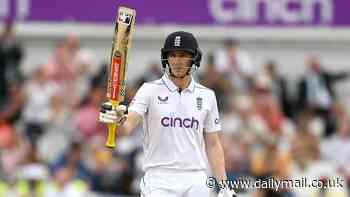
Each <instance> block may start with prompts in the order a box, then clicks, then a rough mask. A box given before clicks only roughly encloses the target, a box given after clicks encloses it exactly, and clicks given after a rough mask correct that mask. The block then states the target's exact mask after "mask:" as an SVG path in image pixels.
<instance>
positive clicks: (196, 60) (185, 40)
mask: <svg viewBox="0 0 350 197" xmlns="http://www.w3.org/2000/svg"><path fill="white" fill-rule="evenodd" d="M172 51H186V52H189V53H191V54H192V55H193V60H192V64H194V65H195V66H197V67H199V66H200V62H201V59H202V52H201V51H200V49H199V47H198V42H197V40H196V38H195V37H194V36H193V34H191V33H189V32H184V31H177V32H173V33H171V34H170V35H168V37H167V38H166V40H165V42H164V47H163V48H162V49H161V61H162V66H163V68H166V65H167V64H168V60H167V54H168V52H172Z"/></svg>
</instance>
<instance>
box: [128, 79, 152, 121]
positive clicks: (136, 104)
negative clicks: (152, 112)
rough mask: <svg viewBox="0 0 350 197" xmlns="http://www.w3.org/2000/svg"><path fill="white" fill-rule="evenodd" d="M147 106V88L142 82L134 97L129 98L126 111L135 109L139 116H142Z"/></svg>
mask: <svg viewBox="0 0 350 197" xmlns="http://www.w3.org/2000/svg"><path fill="white" fill-rule="evenodd" d="M148 106H149V90H147V85H146V84H145V83H144V84H143V85H142V86H141V87H140V88H139V90H138V91H137V92H136V94H135V96H134V98H133V99H132V100H131V103H130V106H129V108H128V111H135V112H137V113H138V114H140V115H141V116H144V115H145V113H146V112H147V110H148Z"/></svg>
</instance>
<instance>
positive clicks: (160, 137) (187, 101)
mask: <svg viewBox="0 0 350 197" xmlns="http://www.w3.org/2000/svg"><path fill="white" fill-rule="evenodd" d="M129 110H130V111H135V112H137V113H138V114H140V115H141V116H142V117H143V132H144V138H143V148H144V155H145V157H144V164H143V170H144V171H147V170H149V169H153V168H154V169H160V168H162V169H179V170H206V169H207V167H208V163H207V161H208V160H207V156H206V151H205V141H204V136H203V134H204V133H203V132H217V131H220V130H221V125H220V122H219V113H218V109H217V103H216V97H215V93H214V91H212V90H210V89H208V88H206V87H204V86H202V85H200V84H198V83H196V82H195V81H194V80H193V78H192V80H191V83H190V85H189V86H188V87H187V88H186V89H184V90H183V91H182V92H181V94H180V93H179V92H178V91H177V86H176V85H175V84H174V83H173V82H172V81H171V80H170V79H169V78H168V77H167V75H163V77H162V78H161V79H158V80H155V81H152V82H148V83H144V84H143V85H142V86H141V88H140V89H139V90H138V91H137V93H136V95H135V97H134V99H133V100H132V102H131V104H130V107H129Z"/></svg>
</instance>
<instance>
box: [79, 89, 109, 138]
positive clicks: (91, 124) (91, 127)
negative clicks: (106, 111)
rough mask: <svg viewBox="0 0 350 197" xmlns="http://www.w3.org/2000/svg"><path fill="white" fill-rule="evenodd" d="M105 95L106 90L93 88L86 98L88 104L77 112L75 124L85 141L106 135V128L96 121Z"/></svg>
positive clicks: (84, 104) (83, 105)
mask: <svg viewBox="0 0 350 197" xmlns="http://www.w3.org/2000/svg"><path fill="white" fill-rule="evenodd" d="M104 94H105V90H104V89H102V88H101V87H92V88H91V90H90V91H89V94H88V95H87V97H86V102H85V103H83V104H82V106H81V107H80V109H78V111H77V112H76V115H75V116H76V118H75V119H74V122H75V124H76V125H77V128H78V129H79V131H80V133H81V136H83V138H84V139H85V140H89V139H90V138H92V137H94V136H96V135H105V132H106V126H105V125H103V124H101V123H99V122H98V121H96V120H97V119H98V113H99V110H100V103H101V102H102V100H103V99H104V98H105V96H104Z"/></svg>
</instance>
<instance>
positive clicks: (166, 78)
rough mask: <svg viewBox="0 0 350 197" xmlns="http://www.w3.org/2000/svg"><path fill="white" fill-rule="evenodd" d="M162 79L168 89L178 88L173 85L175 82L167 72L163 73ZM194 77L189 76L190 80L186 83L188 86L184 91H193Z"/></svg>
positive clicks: (174, 89) (171, 90)
mask: <svg viewBox="0 0 350 197" xmlns="http://www.w3.org/2000/svg"><path fill="white" fill-rule="evenodd" d="M162 81H163V83H164V85H165V86H166V87H167V88H168V89H169V90H170V92H174V91H176V90H177V89H178V87H177V86H176V85H175V83H174V82H173V81H172V80H171V79H170V78H169V76H168V75H167V74H164V75H163V77H162ZM194 83H195V82H194V79H193V77H191V82H190V84H189V85H188V87H187V88H186V89H184V90H185V91H186V90H188V91H190V92H193V91H194V88H195V84H194Z"/></svg>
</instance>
